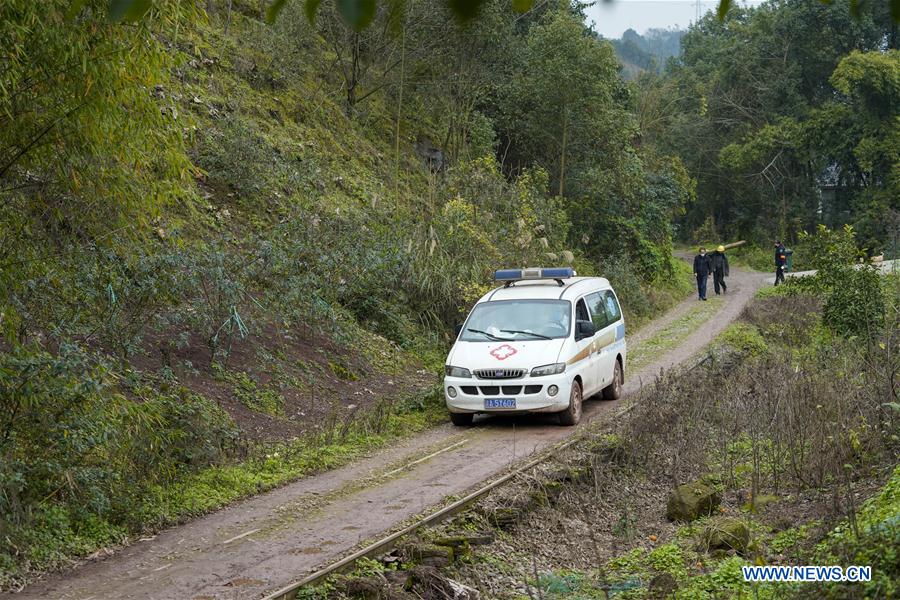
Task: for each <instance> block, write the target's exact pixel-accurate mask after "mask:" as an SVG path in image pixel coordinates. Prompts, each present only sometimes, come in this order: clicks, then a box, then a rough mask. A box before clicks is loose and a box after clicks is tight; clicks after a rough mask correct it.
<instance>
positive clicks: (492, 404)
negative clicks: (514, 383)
mask: <svg viewBox="0 0 900 600" xmlns="http://www.w3.org/2000/svg"><path fill="white" fill-rule="evenodd" d="M484 407H485V408H515V407H516V399H515V398H485V400H484Z"/></svg>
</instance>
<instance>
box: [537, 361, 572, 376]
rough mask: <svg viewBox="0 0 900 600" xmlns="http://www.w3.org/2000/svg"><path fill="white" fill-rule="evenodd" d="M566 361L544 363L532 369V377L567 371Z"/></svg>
mask: <svg viewBox="0 0 900 600" xmlns="http://www.w3.org/2000/svg"><path fill="white" fill-rule="evenodd" d="M565 371H566V363H554V364H552V365H542V366H540V367H535V368H533V369H532V370H531V376H532V377H544V376H545V375H559V374H560V373H565Z"/></svg>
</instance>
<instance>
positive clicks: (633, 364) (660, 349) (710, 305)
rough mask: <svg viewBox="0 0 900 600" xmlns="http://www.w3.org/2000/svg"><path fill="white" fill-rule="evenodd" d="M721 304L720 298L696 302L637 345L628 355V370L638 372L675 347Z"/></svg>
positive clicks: (707, 319) (716, 310) (705, 320)
mask: <svg viewBox="0 0 900 600" xmlns="http://www.w3.org/2000/svg"><path fill="white" fill-rule="evenodd" d="M723 302H724V300H723V299H722V297H720V296H716V297H713V298H710V299H709V301H708V302H697V304H695V305H694V306H693V307H692V308H691V309H690V310H689V311H688V312H687V313H686V314H684V315H682V316H681V317H679V318H678V319H676V320H674V321H672V322H671V323H669V324H668V325H667V326H666V327H663V328H662V329H660V330H659V331H658V332H656V333H655V334H654V335H652V336H650V337H649V338H647V339H646V340H643V341H642V342H641V343H640V344H639V345H637V346H636V347H635V348H634V350H632V351H631V352H630V353H629V355H628V363H629V368H630V369H632V370H639V369H641V368H643V367H646V366H647V365H648V364H650V363H651V362H653V360H654V359H655V358H657V357H659V356H660V355H661V354H665V353H666V352H669V351H671V350H672V349H673V348H675V347H677V346H678V345H679V344H681V343H682V342H684V340H685V339H687V337H688V336H689V335H691V334H692V333H693V332H694V331H696V330H697V329H699V328H700V327H701V326H702V325H703V324H704V323H706V322H707V321H709V319H710V318H712V317H713V316H714V315H715V314H716V313H717V312H718V311H719V309H720V308H721V306H722V303H723Z"/></svg>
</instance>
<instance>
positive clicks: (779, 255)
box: [775, 240, 787, 285]
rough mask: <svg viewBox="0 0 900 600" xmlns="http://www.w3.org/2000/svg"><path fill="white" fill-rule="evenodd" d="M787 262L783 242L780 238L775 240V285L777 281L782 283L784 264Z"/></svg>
mask: <svg viewBox="0 0 900 600" xmlns="http://www.w3.org/2000/svg"><path fill="white" fill-rule="evenodd" d="M785 264H787V254H785V251H784V244H782V243H781V241H780V240H775V285H778V282H779V281H780V282H781V283H784V266H785Z"/></svg>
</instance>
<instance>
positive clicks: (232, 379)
mask: <svg viewBox="0 0 900 600" xmlns="http://www.w3.org/2000/svg"><path fill="white" fill-rule="evenodd" d="M214 370H215V371H216V372H217V374H218V376H219V377H221V378H222V379H223V380H225V381H227V382H228V383H230V384H231V385H232V386H234V387H233V390H234V395H235V397H237V399H238V400H240V401H241V404H243V405H244V406H246V407H247V408H249V409H251V410H255V411H257V412H261V413H264V414H267V415H271V416H279V415H282V414H284V398H282V397H281V394H279V393H278V392H277V391H276V390H274V389H272V388H270V387H268V386H266V387H264V388H262V389H260V387H259V384H258V383H257V382H256V380H255V379H253V378H252V377H251V376H250V375H249V374H248V373H245V372H243V371H237V372H236V371H226V370H224V369H222V368H221V367H220V366H219V365H218V364H217V365H215V366H214Z"/></svg>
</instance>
